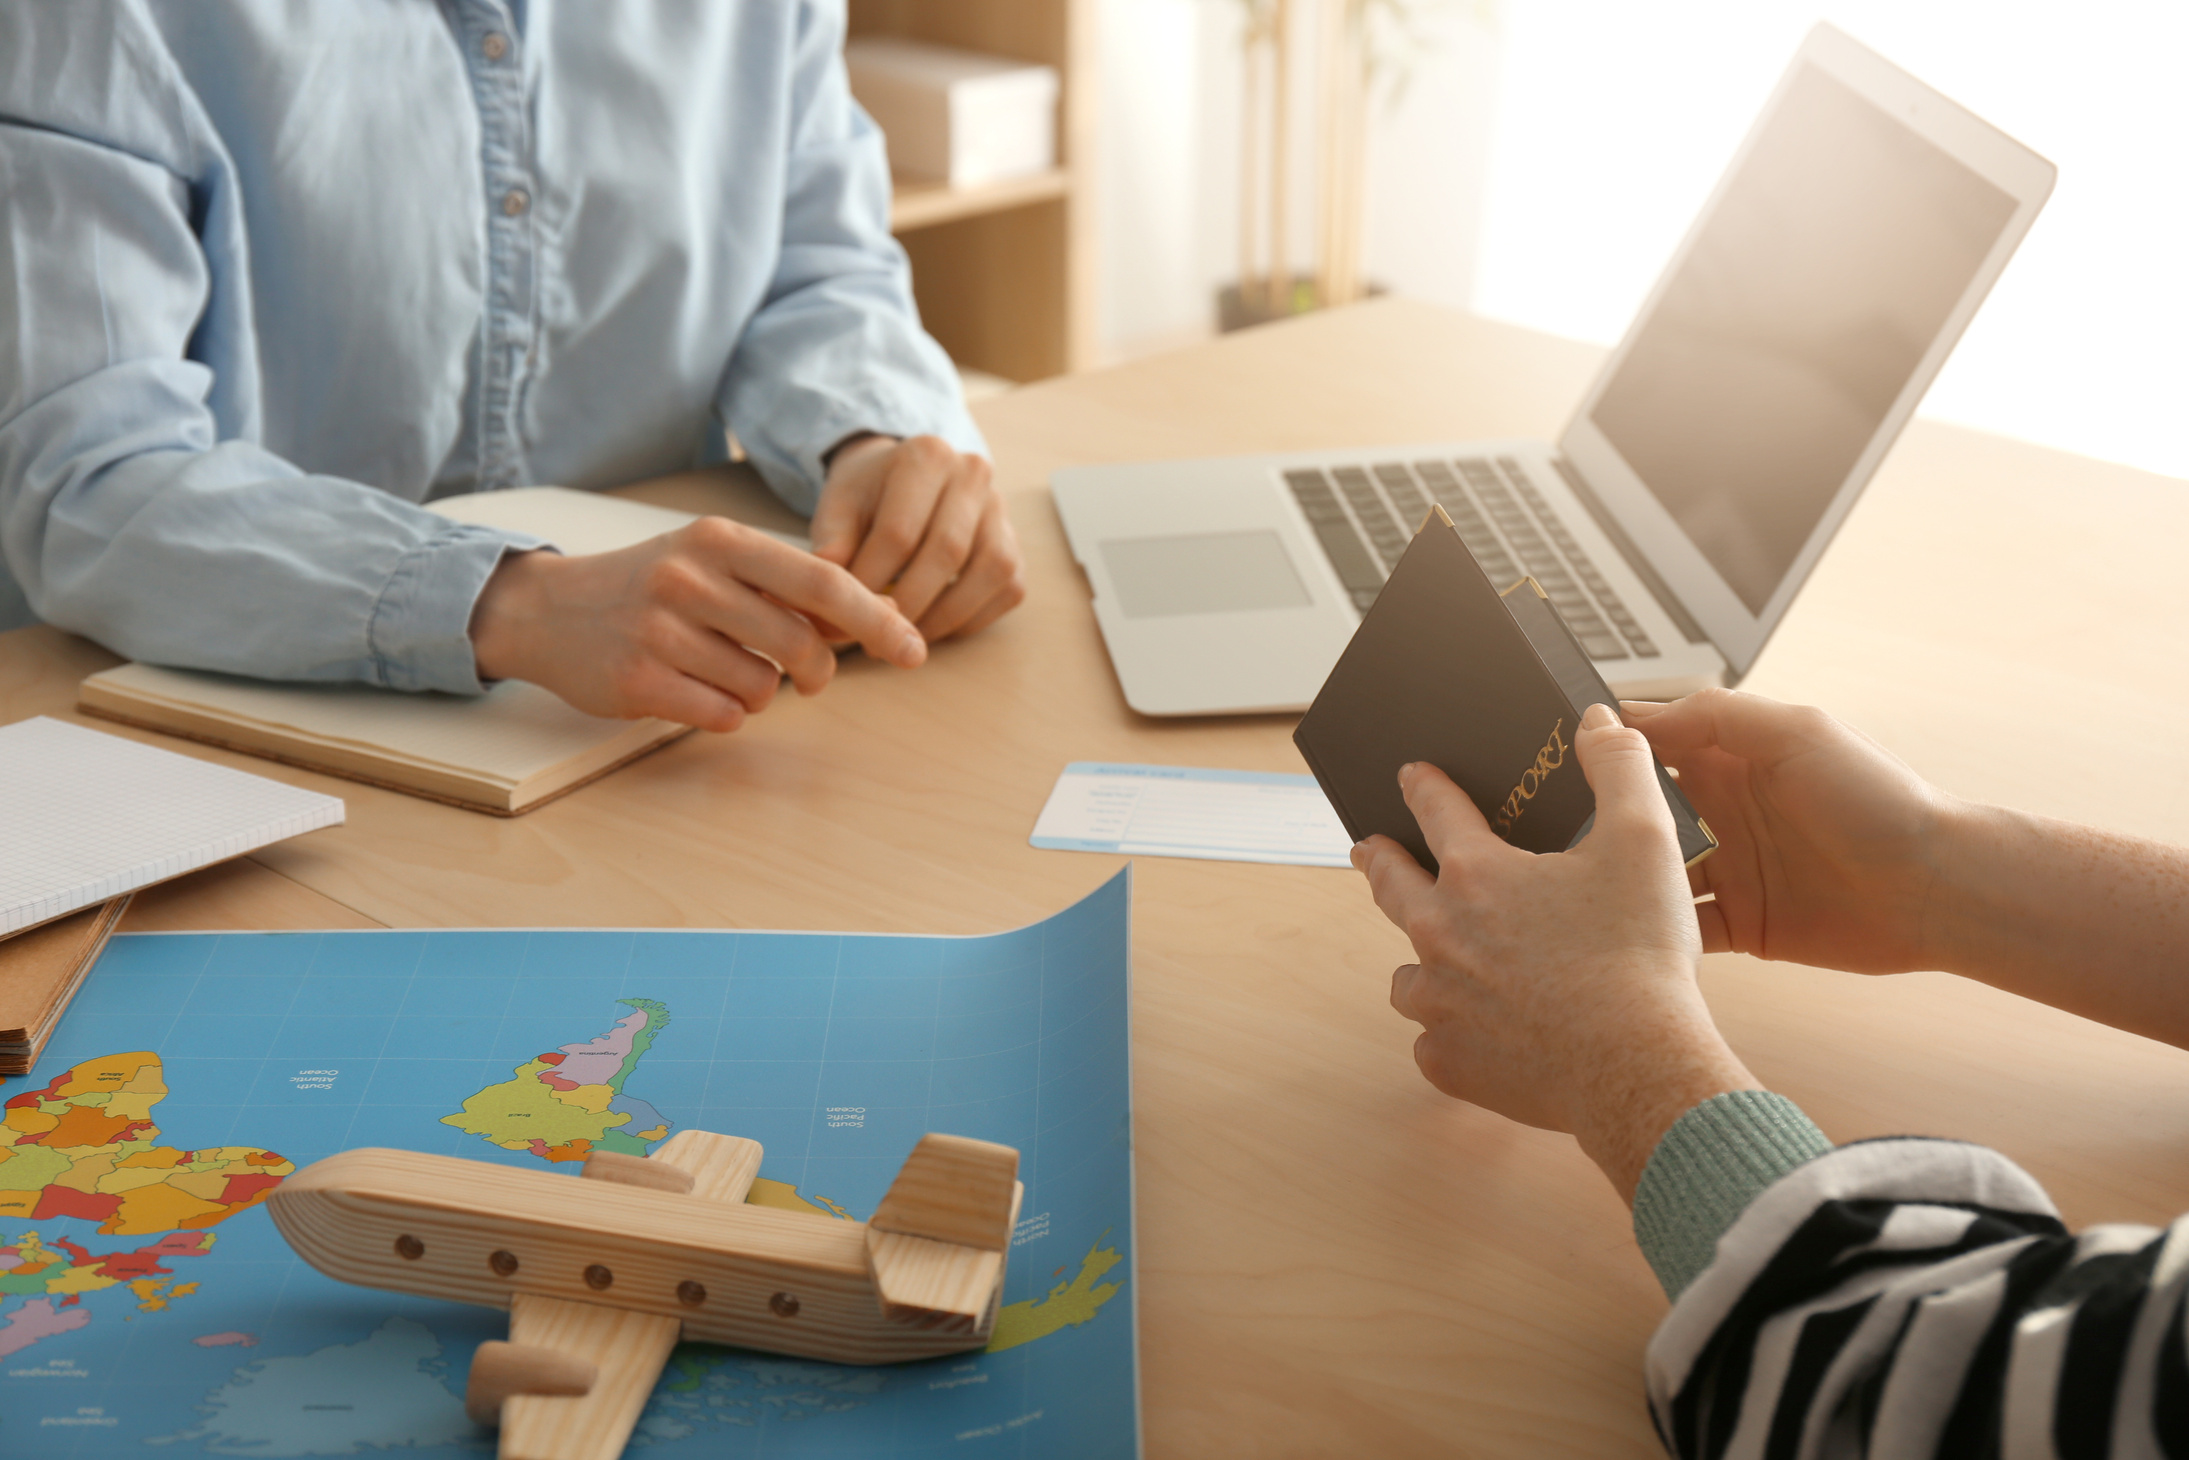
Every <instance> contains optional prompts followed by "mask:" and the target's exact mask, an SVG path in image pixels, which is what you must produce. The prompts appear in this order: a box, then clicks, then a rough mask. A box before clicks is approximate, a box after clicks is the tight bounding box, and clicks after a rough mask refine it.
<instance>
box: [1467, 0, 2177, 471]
mask: <svg viewBox="0 0 2189 1460" xmlns="http://www.w3.org/2000/svg"><path fill="white" fill-rule="evenodd" d="M1503 14H1504V33H1505V48H1504V49H1505V55H1504V66H1503V74H1502V76H1501V78H1500V82H1499V90H1500V97H1499V102H1498V107H1497V133H1496V137H1495V140H1494V142H1493V146H1492V156H1491V165H1490V177H1489V185H1488V193H1487V199H1486V202H1485V206H1484V215H1483V234H1482V241H1481V246H1480V253H1479V255H1478V258H1479V264H1478V273H1477V277H1476V284H1475V291H1474V298H1475V305H1476V307H1477V308H1478V309H1480V310H1481V311H1482V312H1483V313H1485V314H1490V315H1495V316H1498V317H1500V318H1504V319H1510V320H1514V321H1516V322H1518V323H1522V324H1526V325H1530V326H1533V327H1535V328H1538V329H1544V330H1549V331H1552V332H1554V333H1557V334H1563V335H1568V336H1572V337H1574V338H1578V339H1584V340H1592V341H1596V342H1599V343H1603V344H1610V343H1612V342H1613V341H1615V340H1617V339H1618V337H1619V336H1620V335H1621V334H1622V333H1623V332H1624V331H1625V329H1626V325H1627V322H1628V321H1629V320H1630V319H1631V318H1632V316H1633V314H1634V311H1635V309H1636V308H1637V307H1639V305H1640V303H1641V301H1642V298H1643V296H1644V295H1645V294H1646V293H1647V292H1648V289H1649V286H1650V284H1651V283H1652V282H1653V281H1654V279H1655V278H1656V276H1657V273H1658V271H1659V270H1660V269H1661V268H1662V267H1663V265H1664V262H1665V260H1666V258H1667V257H1668V256H1669V254H1670V253H1671V251H1672V249H1673V247H1674V246H1675V245H1676V244H1677V243H1678V241H1679V239H1680V237H1681V236H1682V234H1683V233H1684V232H1685V231H1686V228H1687V226H1688V224H1689V222H1690V221H1692V219H1693V217H1694V215H1695V212H1696V210H1697V209H1698V208H1699V207H1700V206H1701V203H1702V201H1703V198H1704V197H1705V195H1706V194H1707V193H1708V192H1709V190H1710V187H1711V185H1712V184H1713V183H1714V182H1716V180H1717V177H1718V174H1719V173H1720V171H1721V170H1722V169H1723V168H1724V166H1725V164H1726V162H1727V160H1728V159H1729V158H1730V157H1731V155H1732V152H1733V149H1734V147H1735V146H1736V145H1737V144H1738V143H1739V141H1740V138H1741V137H1742V135H1743V134H1744V133H1745V132H1746V130H1747V128H1748V125H1749V123H1750V122H1751V121H1752V120H1753V119H1754V117H1755V114H1756V112H1757V111H1758V109H1759V108H1760V107H1761V106H1762V104H1763V101H1764V98H1765V97H1766V96H1767V95H1768V94H1769V92H1770V90H1771V87H1772V85H1773V84H1774V83H1775V82H1776V81H1777V79H1778V77H1779V74H1780V72H1781V71H1783V70H1784V69H1785V66H1786V63H1787V61H1788V59H1789V58H1790V57H1791V56H1792V55H1793V52H1794V50H1795V48H1796V47H1797V46H1798V45H1799V44H1800V42H1801V38H1802V36H1803V35H1804V34H1805V33H1806V32H1807V30H1808V29H1809V27H1810V26H1811V25H1812V24H1814V23H1815V22H1816V21H1818V20H1829V21H1831V22H1832V23H1833V24H1834V25H1837V26H1839V27H1840V28H1841V29H1842V30H1845V31H1847V32H1848V33H1849V34H1851V35H1853V36H1855V37H1856V38H1857V39H1859V40H1861V41H1863V42H1864V43H1865V44H1867V45H1869V46H1871V47H1873V48H1874V49H1876V50H1878V51H1880V52H1881V53H1883V54H1884V55H1885V56H1887V57H1888V58H1890V59H1891V60H1893V61H1894V62H1896V63H1898V64H1899V65H1901V66H1903V67H1905V68H1906V69H1908V70H1909V71H1911V72H1913V73H1915V74H1916V75H1917V76H1919V77H1921V78H1922V79H1923V80H1925V81H1927V82H1929V83H1930V84H1931V85H1932V86H1935V87H1937V88H1938V89H1939V90H1940V91H1943V92H1944V93H1946V94H1947V95H1948V96H1950V97H1952V98H1954V99H1955V100H1956V101H1959V102H1960V103H1962V104H1963V105H1964V106H1967V107H1969V108H1970V109H1971V110H1973V111H1974V112H1976V113H1977V114H1978V115H1979V116H1982V117H1983V118H1985V119H1986V120H1987V121H1989V122H1991V123H1992V124H1993V125H1995V126H1997V127H1999V128H2001V129H2003V130H2004V131H2006V132H2007V133H2009V134H2010V135H2012V136H2014V137H2015V138H2017V139H2018V140H2020V141H2021V142H2023V143H2024V144H2025V145H2027V146H2029V147H2031V148H2034V149H2035V150H2036V151H2037V152H2039V153H2042V154H2043V155H2044V156H2045V157H2047V158H2049V159H2051V160H2052V162H2053V163H2054V164H2056V165H2057V166H2058V168H2059V170H2060V177H2059V184H2058V186H2057V187H2056V188H2055V189H2054V191H2053V194H2052V198H2051V201H2050V202H2048V203H2047V204H2046V206H2045V210H2044V212H2043V213H2042V214H2040V215H2039V217H2038V219H2037V223H2036V226H2035V227H2034V228H2033V229H2032V230H2031V232H2030V235H2029V237H2028V238H2027V239H2026V240H2025V241H2024V243H2023V244H2022V247H2021V250H2020V251H2019V253H2017V255H2016V256H2015V258H2014V260H2013V262H2012V263H2011V264H2009V265H2008V267H2007V271H2006V274H2005V275H2004V276H2003V277H2002V278H2001V279H2000V281H1999V283H1998V284H1997V285H1996V286H1995V287H1994V288H1993V290H1992V293H1991V296H1990V298H1989V299H1988V300H1986V301H1985V303H1984V306H1983V308H1982V309H1981V310H1979V311H1978V313H1977V316H1976V320H1975V323H1974V324H1972V325H1971V326H1970V327H1969V330H1968V333H1967V334H1966V335H1965V336H1963V338H1962V340H1961V343H1960V345H1959V347H1958V348H1957V349H1956V350H1955V352H1954V355H1953V358H1952V360H1951V361H1949V362H1948V363H1947V365H1946V368H1945V370H1944V372H1943V373H1942V374H1941V375H1940V376H1939V378H1938V380H1937V382H1936V383H1935V384H1934V385H1933V386H1932V387H1931V390H1930V394H1929V396H1928V397H1927V398H1926V399H1925V401H1924V404H1923V408H1922V410H1923V414H1925V415H1929V416H1934V417H1937V418H1940V419H1944V420H1951V421H1957V422H1961V423H1963V424H1966V425H1970V426H1975V427H1979V428H1981V429H1984V430H1989V431H1996V432H1999V433H2001V434H2004V435H2010V436H2017V437H2021V438H2023V439H2025V440H2031V441H2037V442H2041V443H2043V444H2046V445H2050V446H2058V447H2062V448H2064V449H2067V450H2071V451H2077V452H2082V453H2084V454H2087V455H2091V456H2097V457H2104V458H2107V459H2110V460H2114V461H2121V462H2127V463H2130V464H2132V465H2135V466H2140V467H2144V468H2146V469H2148V470H2152V471H2158V472H2164V473H2168V474H2170V475H2174V476H2181V477H2189V88H2185V87H2184V86H2183V85H2182V84H2181V80H2180V63H2181V57H2183V56H2184V55H2189V5H2182V4H2179V3H2163V0H2142V3H2138V0H2083V3H2081V4H2077V5H2073V6H2066V5H2058V4H2049V5H2041V6H2040V5H2037V4H2035V3H2031V0H1842V3H1834V4H1830V5H1828V6H1826V7H1824V8H1823V9H1821V10H1819V9H1818V8H1816V7H1815V5H1814V0H1811V3H1808V4H1803V3H1794V0H1670V3H1664V4H1654V5H1638V4H1634V3H1632V0H1504V6H1503Z"/></svg>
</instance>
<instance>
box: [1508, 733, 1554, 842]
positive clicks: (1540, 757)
mask: <svg viewBox="0 0 2189 1460" xmlns="http://www.w3.org/2000/svg"><path fill="white" fill-rule="evenodd" d="M1565 728H1566V720H1565V717H1564V716H1563V715H1561V716H1559V718H1558V723H1557V724H1555V725H1553V726H1551V736H1550V739H1548V740H1546V741H1544V742H1543V748H1542V749H1541V750H1539V751H1537V752H1536V753H1535V764H1533V765H1531V766H1529V767H1528V768H1527V769H1526V770H1524V771H1522V772H1521V773H1520V784H1518V785H1516V786H1514V787H1513V789H1512V793H1511V794H1510V795H1508V796H1506V798H1505V804H1504V805H1502V806H1500V807H1498V808H1497V815H1496V817H1495V818H1493V819H1494V820H1495V821H1496V822H1497V830H1498V834H1499V835H1501V836H1506V837H1510V836H1511V835H1512V831H1513V823H1514V822H1516V821H1518V820H1519V819H1520V815H1521V813H1522V812H1524V811H1526V810H1527V809H1528V803H1529V802H1530V801H1533V800H1534V799H1535V793H1536V792H1537V791H1540V790H1542V789H1543V783H1544V782H1545V781H1547V780H1549V779H1550V775H1551V772H1552V771H1555V770H1557V769H1558V768H1559V767H1560V766H1562V765H1564V764H1565V763H1566V740H1565V737H1564V736H1562V735H1560V734H1559V733H1558V732H1559V731H1561V730H1563V729H1565Z"/></svg>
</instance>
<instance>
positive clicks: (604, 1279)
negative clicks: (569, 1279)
mask: <svg viewBox="0 0 2189 1460" xmlns="http://www.w3.org/2000/svg"><path fill="white" fill-rule="evenodd" d="M615 1280H616V1275H615V1274H614V1273H612V1272H610V1271H609V1270H608V1269H607V1268H605V1267H602V1266H601V1265H600V1264H599V1263H597V1262H596V1263H594V1264H593V1265H592V1266H591V1267H589V1268H587V1269H586V1270H585V1285H586V1286H587V1287H589V1288H591V1289H592V1290H593V1291H594V1292H596V1293H598V1292H604V1291H606V1290H607V1288H608V1286H609V1284H611V1283H613V1282H614V1281H615Z"/></svg>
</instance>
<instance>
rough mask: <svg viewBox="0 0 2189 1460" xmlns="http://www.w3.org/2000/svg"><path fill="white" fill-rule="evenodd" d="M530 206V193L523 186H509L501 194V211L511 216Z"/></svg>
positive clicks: (515, 215)
mask: <svg viewBox="0 0 2189 1460" xmlns="http://www.w3.org/2000/svg"><path fill="white" fill-rule="evenodd" d="M531 206H532V195H531V194H530V193H528V192H526V191H525V190H524V189H523V188H511V189H510V190H509V191H508V192H506V193H504V194H502V212H503V213H505V214H507V215H508V216H509V217H511V218H515V217H517V216H518V215H519V214H521V213H523V212H524V210H525V209H527V208H529V207H531Z"/></svg>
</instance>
